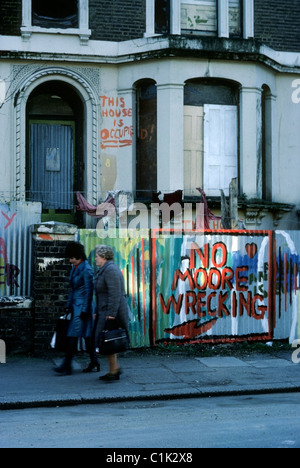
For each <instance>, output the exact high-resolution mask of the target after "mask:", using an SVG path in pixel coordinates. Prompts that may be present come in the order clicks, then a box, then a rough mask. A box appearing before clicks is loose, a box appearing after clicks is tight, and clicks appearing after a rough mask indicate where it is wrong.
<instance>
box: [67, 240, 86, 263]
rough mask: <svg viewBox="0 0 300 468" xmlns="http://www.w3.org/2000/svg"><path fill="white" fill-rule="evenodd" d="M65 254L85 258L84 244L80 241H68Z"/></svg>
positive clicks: (69, 256) (68, 256)
mask: <svg viewBox="0 0 300 468" xmlns="http://www.w3.org/2000/svg"><path fill="white" fill-rule="evenodd" d="M65 254H66V257H67V258H76V259H77V260H79V259H80V260H86V255H85V251H84V246H83V245H82V244H81V243H80V242H69V244H68V245H67V247H66V252H65Z"/></svg>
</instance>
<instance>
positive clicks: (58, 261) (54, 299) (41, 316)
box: [32, 226, 76, 354]
mask: <svg viewBox="0 0 300 468" xmlns="http://www.w3.org/2000/svg"><path fill="white" fill-rule="evenodd" d="M38 229H39V228H38ZM38 229H37V231H38ZM59 229H60V230H61V231H63V230H64V231H65V232H64V233H63V232H60V233H59V234H57V233H55V227H54V228H53V230H52V232H51V234H42V233H39V232H35V233H34V234H33V252H34V257H33V270H34V275H33V291H32V295H33V297H34V300H35V320H34V350H35V353H36V354H38V353H43V352H47V351H48V350H49V346H50V342H51V338H52V336H53V333H54V331H55V327H56V322H57V320H58V319H59V317H60V316H61V315H64V308H65V305H66V301H67V299H68V295H69V291H70V289H69V288H70V285H69V275H70V271H71V265H70V263H69V261H68V260H67V259H66V258H65V249H66V246H67V244H68V242H69V241H70V240H74V227H73V228H72V229H71V231H72V232H71V231H70V230H69V229H68V227H65V226H59ZM75 229H76V228H75Z"/></svg>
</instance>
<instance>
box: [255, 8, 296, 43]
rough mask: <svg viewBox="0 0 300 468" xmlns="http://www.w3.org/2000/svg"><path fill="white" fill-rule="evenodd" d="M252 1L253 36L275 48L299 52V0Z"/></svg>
mask: <svg viewBox="0 0 300 468" xmlns="http://www.w3.org/2000/svg"><path fill="white" fill-rule="evenodd" d="M254 1H255V38H256V39H258V40H259V41H260V42H262V43H264V44H266V45H268V46H269V47H271V48H273V49H275V50H284V51H291V52H299V51H300V2H299V0H284V1H279V0H254Z"/></svg>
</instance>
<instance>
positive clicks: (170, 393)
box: [0, 350, 300, 410]
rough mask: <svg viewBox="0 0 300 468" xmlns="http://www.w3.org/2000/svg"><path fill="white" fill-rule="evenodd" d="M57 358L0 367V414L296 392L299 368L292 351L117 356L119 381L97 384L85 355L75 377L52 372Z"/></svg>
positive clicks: (131, 353) (78, 358) (13, 362)
mask: <svg viewBox="0 0 300 468" xmlns="http://www.w3.org/2000/svg"><path fill="white" fill-rule="evenodd" d="M60 361H61V357H58V356H57V355H55V354H54V355H52V356H49V357H47V358H33V357H30V358H28V357H8V358H7V363H6V364H0V410H5V409H17V408H28V407H41V406H48V407H49V406H63V405H75V404H84V403H85V404H86V403H109V402H115V401H130V400H147V399H152V400H157V399H179V398H194V397H195V398H199V397H213V396H221V395H236V394H255V393H274V392H276V393H277V392H298V391H299V392H300V364H294V363H293V362H292V350H291V352H287V351H285V352H284V353H280V355H279V356H278V355H273V354H250V355H248V356H247V355H246V356H242V357H241V356H238V357H226V356H216V357H203V358H202V357H196V356H185V355H182V354H179V355H178V354H171V353H170V354H165V355H164V354H163V355H156V354H155V353H153V354H151V353H146V354H143V353H141V354H139V353H137V352H135V351H129V352H128V353H126V354H124V355H121V356H120V357H119V362H120V364H121V366H122V369H123V374H122V375H121V379H120V380H119V381H117V382H111V383H107V382H102V381H99V375H103V374H105V373H107V372H108V364H107V361H106V359H105V358H102V357H101V359H100V361H101V371H100V374H98V373H96V372H95V373H92V374H83V373H82V369H83V368H84V367H86V365H87V363H88V359H87V356H86V355H84V356H82V355H78V356H76V358H75V360H74V373H73V375H71V376H60V375H57V374H55V373H54V372H53V367H54V366H55V365H57V364H59V363H60Z"/></svg>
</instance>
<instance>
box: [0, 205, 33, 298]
mask: <svg viewBox="0 0 300 468" xmlns="http://www.w3.org/2000/svg"><path fill="white" fill-rule="evenodd" d="M41 211H42V207H41V203H26V202H11V203H7V204H1V205H0V296H30V295H31V278H32V271H31V260H32V258H31V257H32V248H31V231H30V226H31V225H32V224H38V223H40V222H41Z"/></svg>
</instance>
